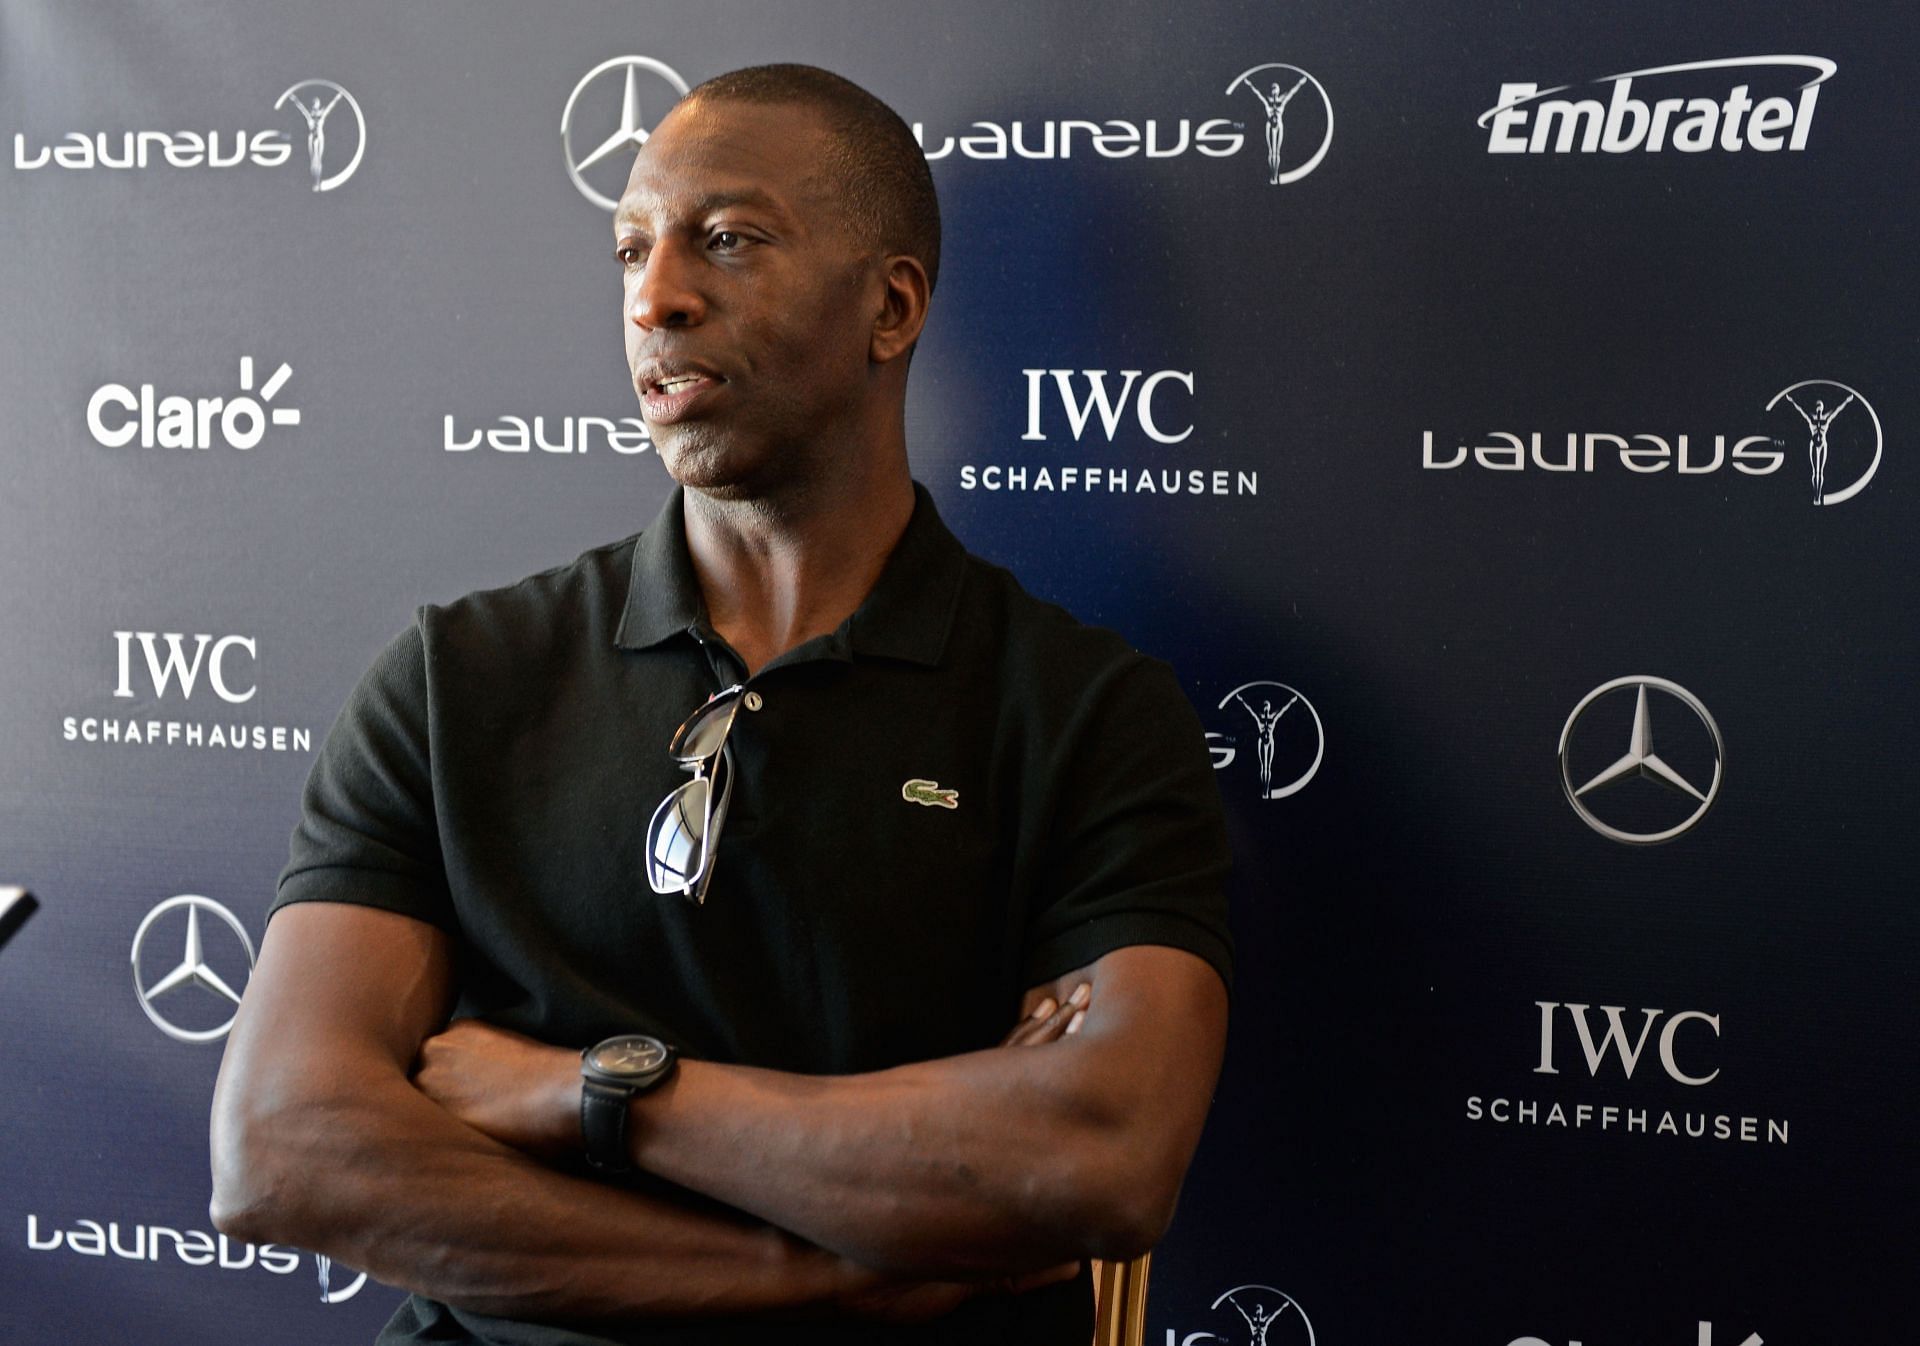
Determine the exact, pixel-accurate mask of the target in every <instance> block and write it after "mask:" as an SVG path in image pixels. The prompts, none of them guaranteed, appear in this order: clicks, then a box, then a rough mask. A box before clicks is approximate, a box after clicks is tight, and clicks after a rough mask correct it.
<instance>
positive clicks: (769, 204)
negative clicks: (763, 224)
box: [613, 187, 787, 230]
mask: <svg viewBox="0 0 1920 1346" xmlns="http://www.w3.org/2000/svg"><path fill="white" fill-rule="evenodd" d="M732 206H758V207H759V208H760V209H762V210H770V211H772V212H773V213H774V214H776V215H778V216H780V217H781V218H782V219H785V218H786V214H787V212H786V211H785V210H784V209H783V208H782V207H781V205H780V203H779V202H778V201H776V200H775V199H774V198H773V197H772V196H769V195H768V194H767V193H766V192H764V191H761V190H760V189H759V188H758V187H743V188H741V189H740V190H738V191H730V192H709V193H708V194H707V195H706V196H703V197H701V198H700V199H699V200H698V201H696V202H694V203H693V207H692V210H693V213H694V214H695V215H711V214H712V213H713V212H714V211H716V210H726V209H728V208H729V207H732ZM638 223H639V221H638V219H636V217H635V212H634V211H633V210H632V209H631V208H630V207H628V206H627V205H626V204H625V203H624V202H622V203H621V205H620V208H619V209H618V210H616V211H615V212H614V214H613V227H614V229H615V230H621V229H628V228H633V227H635V226H636V225H638Z"/></svg>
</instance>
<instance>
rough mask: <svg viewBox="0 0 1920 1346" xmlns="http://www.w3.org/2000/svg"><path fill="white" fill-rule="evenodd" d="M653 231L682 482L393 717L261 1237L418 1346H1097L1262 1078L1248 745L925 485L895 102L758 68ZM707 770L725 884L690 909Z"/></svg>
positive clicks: (246, 1228)
mask: <svg viewBox="0 0 1920 1346" xmlns="http://www.w3.org/2000/svg"><path fill="white" fill-rule="evenodd" d="M614 223H615V242H616V248H617V253H618V258H619V262H620V266H621V268H622V274H623V276H624V278H625V291H624V316H625V319H626V323H625V330H626V341H627V356H628V363H629V365H630V367H631V369H632V371H633V376H634V382H635V387H636V390H637V392H638V393H639V395H640V398H641V402H642V404H643V407H644V409H645V413H646V415H647V418H648V420H649V422H650V424H651V426H652V429H653V434H654V439H655V443H656V445H657V446H658V450H659V453H660V457H661V460H662V462H663V463H665V465H666V466H667V469H668V470H669V472H670V473H671V474H672V475H673V477H674V478H675V479H676V481H678V482H679V483H680V486H681V490H679V491H676V493H675V495H674V497H673V498H672V499H671V500H670V501H669V503H668V504H667V506H666V508H665V509H664V510H663V511H662V513H661V515H660V517H659V518H658V519H657V520H656V521H655V522H654V523H653V524H652V525H651V526H650V527H649V528H648V529H647V530H646V531H645V532H643V533H641V534H639V535H638V536H637V537H635V538H629V539H627V540H625V541H624V542H620V543H615V544H612V545H610V546H607V547H602V548H599V549H597V550H595V551H591V552H588V553H587V554H586V555H584V556H582V557H581V558H580V559H579V560H578V561H576V562H575V563H573V564H572V565H570V566H565V567H561V568H558V569H556V570H552V571H548V572H546V573H544V574H541V575H536V576H533V577H532V578H530V579H528V580H526V581H523V582H522V583H521V584H518V585H515V586H513V587H511V588H508V589H502V590H496V591H492V592H487V593H479V594H473V595H469V596H468V597H467V598H464V599H462V600H460V601H459V602H456V603H453V604H450V605H448V606H446V607H427V608H423V609H421V611H420V613H419V616H418V618H417V620H416V622H415V624H414V626H413V627H412V628H410V629H409V630H408V631H407V632H405V633H403V635H402V636H401V637H399V638H398V639H397V640H395V641H394V642H393V643H392V644H391V645H390V646H389V647H388V649H387V650H386V651H385V652H384V653H383V654H382V655H381V656H380V658H379V660H378V661H376V663H375V665H374V667H373V668H372V669H371V670H370V671H369V673H368V674H367V676H366V678H365V679H363V680H362V683H361V685H360V687H359V688H357V689H356V690H355V692H354V695H353V697H352V699H351V700H350V701H349V703H348V705H347V707H346V709H345V710H344V711H343V712H342V715H341V718H340V720H339V722H338V723H337V724H336V725H335V727H334V729H333V731H332V732H331V733H330V735H329V736H328V739H327V742H326V744H325V745H324V747H323V749H322V751H321V754H320V756H319V759H318V761H317V762H316V764H315V768H314V771H313V776H312V779H311V780H310V782H309V784H308V788H307V793H306V797H305V801H304V811H303V817H302V820H301V823H300V825H299V827H298V828H297V829H296V830H295V833H294V839H293V846H292V857H291V859H290V861H289V864H288V866H287V869H286V871H285V873H284V874H283V875H282V877H281V886H280V892H279V895H278V898H277V900H276V903H275V908H274V913H273V917H272V923H271V926H270V928H269V931H268V935H267V939H266V942H265V945H264V947H263V949H262V952H261V957H260V962H259V965H258V967H257V968H256V969H255V972H254V974H253V979H252V981H251V983H250V985H249V987H248V991H247V995H246V998H245V1003H244V1004H243V1006H242V1008H241V1011H240V1014H239V1017H238V1019H237V1020H236V1023H235V1025H234V1030H233V1033H232V1036H231V1038H230V1040H229V1043H228V1047H227V1057H226V1060H225V1062H224V1064H223V1067H222V1072H221V1078H220V1082H219V1085H218V1087H217V1089H216V1093H215V1099H214V1115H213V1168H214V1201H213V1213H214V1221H215V1223H216V1224H217V1225H218V1226H219V1228H220V1229H221V1230H222V1231H224V1232H226V1233H228V1234H230V1235H236V1236H239V1237H242V1238H248V1239H254V1240H272V1241H275V1242H281V1243H290V1244H297V1245H300V1246H305V1247H308V1248H312V1249H315V1250H317V1251H320V1252H323V1253H325V1254H327V1255H329V1256H332V1257H337V1258H339V1259H340V1260H341V1261H342V1262H345V1263H348V1264H350V1265H353V1266H358V1267H364V1268H367V1269H368V1270H369V1271H371V1272H372V1274H373V1275H375V1276H376V1277H378V1278H379V1279H381V1280H384V1281H387V1282H390V1283H393V1284H396V1285H401V1286H405V1287H407V1288H409V1289H411V1290H413V1291H414V1292H415V1295H414V1297H413V1298H412V1299H410V1300H409V1301H408V1302H407V1303H406V1304H405V1305H404V1306H403V1307H402V1308H401V1309H400V1311H399V1312H398V1314H396V1316H395V1318H394V1320H393V1321H392V1322H391V1323H390V1324H389V1325H388V1327H387V1329H386V1331H385V1333H384V1334H383V1335H382V1337H381V1341H382V1342H402V1341H434V1342H450V1341H458V1342H484V1343H509V1342H511V1343H605V1342H621V1343H641V1342H675V1343H682V1342H739V1341H749V1340H752V1341H758V1340H779V1341H782V1342H794V1341H821V1342H827V1341H832V1342H865V1341H873V1342H881V1341H886V1342H955V1343H957V1342H967V1343H985V1342H994V1343H999V1342H1036V1343H1038V1342H1047V1343H1069V1342H1071V1343H1074V1346H1080V1343H1083V1342H1085V1341H1086V1340H1087V1337H1088V1328H1089V1326H1090V1314H1089V1291H1088V1282H1087V1277H1086V1272H1085V1269H1084V1266H1083V1265H1082V1264H1083V1262H1084V1259H1086V1258H1088V1257H1105V1258H1121V1257H1129V1256H1133V1255H1135V1254H1138V1253H1140V1252H1142V1251H1144V1250H1145V1249H1146V1248H1148V1247H1149V1246H1151V1245H1152V1244H1153V1243H1154V1241H1155V1240H1156V1239H1157V1238H1158V1237H1159V1235H1160V1234H1161V1233H1162V1232H1163V1231H1164V1229H1165V1227H1166V1224H1167V1222H1168V1220H1169V1219H1170V1218H1171V1215H1172V1210H1173V1203H1174V1199H1175V1197H1176V1195H1177V1192H1178V1189H1179V1185H1180V1181H1181V1178H1182V1176H1183V1174H1184V1172H1185V1169H1186V1165H1187V1163H1188V1161H1189V1159H1190V1157H1191V1155H1192V1152H1193V1149H1194V1147H1195V1145H1196V1144H1197V1142H1198V1139H1199V1134H1200V1129H1201V1124H1202V1122H1203V1119H1204V1116H1205V1112H1206V1108H1207V1104H1208V1101H1209V1097H1210V1094H1211V1090H1212V1087H1213V1083H1214V1080H1215V1077H1216V1074H1217V1072H1218V1068H1219V1062H1220V1055H1221V1050H1222V1043H1223V1040H1224V1036H1225V1023H1226V1004H1227V997H1226V989H1225V978H1226V977H1227V975H1228V972H1229V959H1230V953H1229V949H1228V945H1227V940H1226V934H1225V930H1224V922H1223V900H1222V896H1221V889H1220V885H1221V880H1222V878H1223V875H1224V872H1225V868H1226V856H1225V842H1224V835H1223V828H1222V826H1221V818H1220V812H1219V801H1218V796H1217V793H1216V792H1215V789H1214V786H1213V783H1212V778H1211V771H1210V770H1209V766H1208V759H1207V754H1206V751H1205V748H1204V738H1203V735H1202V733H1201V730H1200V728H1199V725H1198V722H1197V719H1196V717H1195V716H1194V714H1193V712H1192V710H1191V708H1190V707H1189V706H1188V705H1187V704H1186V702H1185V699H1184V698H1183V697H1182V695H1181V694H1180V692H1179V690H1178V688H1177V685H1176V684H1175V683H1174V681H1173V679H1172V678H1171V676H1170V675H1169V674H1168V672H1167V670H1166V669H1165V667H1164V666H1163V665H1159V664H1157V663H1154V662H1152V661H1150V660H1147V659H1144V658H1142V657H1141V656H1139V655H1137V654H1135V653H1133V652H1132V651H1131V650H1128V649H1127V648H1126V647H1125V646H1124V645H1123V644H1122V643H1121V642H1120V641H1119V640H1118V639H1117V638H1115V637H1113V636H1111V635H1110V634H1108V633H1105V632H1099V631H1094V630H1092V629H1090V628H1086V627H1082V626H1080V625H1078V624H1077V623H1075V622H1074V621H1073V620H1072V619H1071V618H1069V617H1067V616H1066V614H1064V613H1062V612H1060V611H1058V610H1057V609H1054V608H1050V607H1047V606H1046V605H1044V604H1040V603H1038V602H1036V601H1035V600H1033V599H1031V598H1029V597H1027V596H1026V595H1025V594H1024V593H1023V592H1021V591H1020V590H1019V588H1018V586H1017V585H1016V584H1015V583H1014V582H1013V581H1012V579H1011V577H1010V576H1007V575H1006V574H1005V572H1003V571H999V570H996V569H994V568H993V567H990V566H987V565H985V564H984V563H982V562H979V561H976V560H974V559H973V558H971V557H969V556H967V555H966V554H965V552H964V551H963V550H962V549H961V548H960V546H959V544H958V543H957V542H956V541H955V540H954V539H953V537H952V535H951V534H949V533H948V532H947V531H946V529H945V528H944V527H943V526H942V525H941V523H940V521H939V519H938V516H937V514H936V513H935V511H934V508H933V504H932V501H931V500H930V499H929V498H928V497H927V496H926V494H925V493H924V491H920V490H919V489H918V488H916V487H915V486H914V484H913V482H912V480H911V478H910V477H909V476H908V470H907V456H906V443H905V429H904V404H905V392H906V368H907V363H908V360H909V357H910V355H911V352H912V350H913V347H914V343H915V341H916V340H917V339H918V337H919V335H920V331H921V327H922V324H923V322H924V320H925V317H926V311H927V304H928V300H929V297H930V295H931V294H932V291H933V285H934V279H935V277H936V275H937V271H938V265H939V221H938V213H937V206H936V205H935V203H934V198H933V189H932V181H931V177H930V175H929V174H928V171H927V167H926V163H925V159H924V157H923V156H922V155H921V154H920V153H919V152H918V149H917V147H916V146H915V144H914V142H913V140H912V137H911V135H910V134H909V133H908V132H907V130H906V127H905V126H904V125H903V124H902V123H901V122H900V120H899V118H898V117H896V116H895V115H894V114H893V113H892V112H891V111H889V110H888V109H886V108H885V107H884V105H882V104H880V103H878V102H877V101H876V100H874V99H873V98H872V97H871V96H870V95H867V94H866V93H864V92H863V91H861V90H859V89H858V88H857V87H855V86H853V85H851V84H848V83H847V82H846V81H844V80H841V79H839V78H838V77H836V76H832V75H828V74H826V73H825V72H823V71H817V70H811V69H809V68H806V67H790V66H781V67H766V68H761V69H756V70H749V71H741V72H736V73H735V74H732V75H727V76H722V77H720V78H719V79H717V80H714V81H712V82H710V83H708V84H706V85H703V86H701V87H700V88H698V89H696V90H695V91H694V92H693V93H692V94H691V95H689V96H688V97H687V98H686V99H684V100H683V101H682V102H681V103H680V104H679V105H678V106H677V107H676V108H675V110H674V111H673V112H672V113H671V114H670V115H669V116H668V117H667V118H666V119H665V120H664V121H663V122H662V123H661V125H660V126H659V127H658V129H656V130H655V132H654V134H653V136H652V138H651V139H650V141H649V142H648V144H647V145H646V147H645V148H644V149H643V150H642V151H641V153H640V155H639V157H638V159H637V160H636V162H635V165H634V169H633V174H632V177H631V179H630V182H629V184H628V188H627V192H626V195H625V196H624V198H623V199H622V201H621V203H620V208H619V211H618V213H617V215H616V217H615V222H614ZM730 684H740V685H741V686H739V687H738V689H737V690H731V691H726V692H724V693H723V694H722V695H721V696H719V697H717V698H715V699H714V700H713V701H711V702H709V701H708V698H709V697H712V696H714V694H715V693H716V692H719V691H721V690H722V689H727V688H728V687H729V685H730ZM703 707H704V708H703ZM696 710H699V711H700V713H699V714H697V715H695V716H694V726H693V728H692V729H690V730H689V731H688V733H686V734H684V735H682V734H676V733H675V730H674V726H675V725H676V724H678V723H680V722H681V721H682V720H683V719H685V718H686V717H688V716H689V714H690V712H695V711H696ZM669 740H672V741H673V748H674V751H675V752H676V753H679V754H680V755H681V756H682V757H684V758H686V759H687V762H686V765H688V766H691V767H692V768H694V770H695V771H696V773H697V774H696V775H695V776H693V777H689V776H688V775H687V774H686V772H685V771H684V770H683V769H682V763H681V762H679V761H676V759H675V757H674V756H672V755H670V754H669V752H668V751H667V748H668V745H669ZM723 778H724V783H723ZM690 779H692V780H697V781H700V782H704V784H700V785H698V786H695V787H693V788H692V790H691V796H697V797H698V798H697V800H696V802H695V805H694V806H693V807H692V808H690V809H687V810H686V811H685V814H684V816H683V817H682V819H681V822H682V824H683V825H684V826H685V827H690V828H694V829H697V830H698V831H699V835H697V836H693V837H691V838H687V837H683V838H682V840H690V843H691V845H692V846H693V847H694V851H695V852H696V854H694V856H693V858H692V859H691V860H689V861H688V862H687V869H688V875H689V877H690V878H691V877H692V876H693V875H695V874H696V873H697V884H696V883H695V882H688V883H685V884H676V883H675V882H673V881H672V879H671V876H668V879H667V881H666V882H665V883H664V884H656V885H654V886H650V885H649V883H648V875H649V873H650V871H652V872H653V873H655V875H656V877H658V873H659V870H658V867H657V866H655V865H654V864H653V862H654V861H655V860H657V859H658V858H659V857H658V853H657V852H650V850H649V846H650V842H649V837H648V829H647V827H646V826H645V821H646V819H647V818H648V817H649V816H656V817H657V816H659V814H660V806H661V801H663V800H666V799H668V798H669V796H672V797H674V798H676V799H679V800H681V801H682V802H684V801H686V800H687V799H688V798H689V797H690V795H689V794H688V793H685V792H683V793H681V794H679V795H675V794H674V792H675V791H676V789H684V787H686V786H687V783H688V781H689V780H690ZM708 791H711V792H712V793H711V794H708V793H707V792H708ZM723 803H724V805H725V807H724V810H723V809H722V808H721V807H720V806H721V805H722V804H723ZM709 805H710V806H711V807H708V806H709ZM662 886H664V887H665V888H666V891H665V892H661V891H656V888H657V887H662ZM683 887H684V889H685V890H686V891H685V895H683V893H682V888H683ZM696 887H697V891H696ZM696 897H697V898H699V899H700V900H698V901H695V900H693V899H694V898H696ZM450 1015H453V1016H455V1017H453V1019H452V1022H451V1023H449V1016H450ZM1010 1025H1012V1031H1011V1032H1009V1031H1008V1030H1009V1026H1010ZM630 1034H644V1035H647V1037H648V1038H649V1039H651V1040H653V1041H651V1042H650V1043H649V1044H643V1045H641V1046H640V1047H638V1048H636V1047H635V1040H634V1039H630V1038H629V1039H617V1035H630ZM603 1039H616V1040H615V1041H614V1042H613V1043H612V1045H608V1044H607V1043H606V1042H603ZM596 1044H600V1045H598V1046H596ZM584 1048H592V1049H593V1050H592V1051H591V1052H589V1053H588V1063H587V1065H585V1066H583V1060H582V1049H584ZM669 1049H671V1050H672V1051H674V1052H677V1058H675V1057H673V1056H670V1055H668V1052H669ZM636 1063H639V1064H636ZM663 1063H664V1064H663ZM589 1067H591V1069H592V1071H601V1069H602V1067H605V1072H604V1073H600V1074H595V1075H594V1078H592V1079H590V1080H589V1079H583V1071H587V1070H588V1068H589ZM622 1070H626V1071H628V1073H627V1074H624V1075H623V1074H621V1073H620V1072H621V1071H622ZM583 1155H584V1156H585V1157H586V1158H587V1159H589V1160H590V1161H591V1163H583V1162H582V1158H583ZM629 1166H630V1168H631V1172H624V1173H623V1172H619V1170H622V1169H625V1168H628V1167H629Z"/></svg>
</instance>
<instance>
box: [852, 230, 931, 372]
mask: <svg viewBox="0 0 1920 1346" xmlns="http://www.w3.org/2000/svg"><path fill="white" fill-rule="evenodd" d="M884 265H885V271H884V272H883V273H882V275H881V278H880V279H881V289H880V311H879V312H878V313H876V314H874V319H873V336H872V338H871V340H870V341H869V342H868V345H867V358H868V359H869V360H871V361H873V363H875V364H887V363H889V362H890V361H893V360H897V359H899V358H900V357H901V356H902V355H905V354H906V353H907V352H908V351H910V350H912V349H913V343H914V342H916V341H918V340H919V339H920V329H921V328H922V327H924V326H926V323H927V300H928V299H929V298H930V296H931V293H932V287H931V286H930V285H929V284H928V283H927V269H926V267H924V266H922V265H921V264H920V259H919V258H917V257H908V256H905V255H904V254H903V255H901V256H897V257H888V258H887V259H886V260H885V263H884Z"/></svg>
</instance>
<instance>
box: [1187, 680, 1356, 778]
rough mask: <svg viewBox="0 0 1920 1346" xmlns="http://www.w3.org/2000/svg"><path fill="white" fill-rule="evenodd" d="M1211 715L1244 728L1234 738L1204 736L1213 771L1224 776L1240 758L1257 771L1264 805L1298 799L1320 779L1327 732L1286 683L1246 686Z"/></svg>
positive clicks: (1304, 700) (1309, 705)
mask: <svg viewBox="0 0 1920 1346" xmlns="http://www.w3.org/2000/svg"><path fill="white" fill-rule="evenodd" d="M1215 709H1216V710H1220V711H1224V712H1227V713H1228V714H1230V715H1232V716H1233V718H1234V719H1235V720H1236V721H1237V722H1238V723H1239V724H1240V725H1241V726H1242V727H1243V733H1241V734H1237V735H1236V734H1224V733H1216V732H1213V731H1209V732H1208V734H1207V749H1208V751H1209V752H1211V753H1212V754H1213V769H1214V770H1215V771H1225V770H1226V769H1227V768H1229V767H1231V766H1232V765H1233V764H1234V762H1235V761H1236V760H1237V759H1238V758H1239V757H1240V756H1241V755H1242V753H1243V752H1244V753H1245V755H1246V756H1247V758H1248V760H1249V761H1250V762H1251V763H1252V764H1253V765H1254V766H1255V767H1256V768H1257V769H1258V771H1259V782H1260V798H1262V799H1285V798H1286V797H1287V796H1289V795H1295V794H1298V793H1300V791H1302V790H1304V789H1306V788H1307V786H1308V785H1309V784H1310V783H1311V782H1312V780H1313V778H1314V777H1315V776H1316V775H1318V774H1319V772H1320V763H1321V761H1322V760H1323V759H1324V758H1325V757H1326V753H1327V731H1326V726H1325V725H1323V724H1321V722H1320V712H1319V711H1317V710H1315V709H1314V708H1313V702H1311V701H1309V700H1307V697H1306V693H1304V692H1301V691H1297V690H1295V689H1294V688H1292V687H1289V686H1287V684H1286V683H1284V682H1246V683H1242V684H1241V685H1240V686H1238V687H1236V688H1234V689H1233V690H1232V691H1231V692H1228V693H1227V694H1226V695H1225V696H1224V697H1222V698H1220V704H1219V705H1218V706H1217V707H1215Z"/></svg>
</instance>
